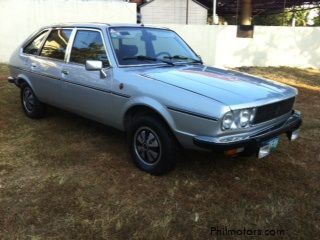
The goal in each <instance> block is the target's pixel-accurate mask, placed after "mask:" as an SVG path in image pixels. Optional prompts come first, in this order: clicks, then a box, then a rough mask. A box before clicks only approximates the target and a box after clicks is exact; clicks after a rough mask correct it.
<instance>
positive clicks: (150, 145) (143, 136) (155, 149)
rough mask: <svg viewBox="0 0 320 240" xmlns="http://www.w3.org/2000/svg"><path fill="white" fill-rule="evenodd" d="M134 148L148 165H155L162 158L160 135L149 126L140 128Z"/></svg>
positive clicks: (136, 133)
mask: <svg viewBox="0 0 320 240" xmlns="http://www.w3.org/2000/svg"><path fill="white" fill-rule="evenodd" d="M134 150H135V152H136V154H137V156H138V158H139V159H140V161H142V162H144V163H145V164H148V165H155V164H156V163H157V162H158V161H159V160H160V158H161V143H160V140H159V137H158V135H157V134H156V133H155V132H154V131H153V130H152V129H150V128H148V127H141V128H139V129H138V130H137V131H136V132H135V135H134Z"/></svg>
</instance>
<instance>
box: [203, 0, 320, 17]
mask: <svg viewBox="0 0 320 240" xmlns="http://www.w3.org/2000/svg"><path fill="white" fill-rule="evenodd" d="M198 1H199V2H200V3H202V4H203V5H205V6H207V7H209V8H210V9H212V7H213V0H198ZM240 3H241V0H217V14H218V15H220V16H226V15H233V16H234V15H236V13H237V9H239V8H240ZM252 5H253V14H254V15H269V14H274V13H280V12H282V11H283V9H284V8H291V7H294V6H303V5H318V6H319V8H320V1H319V0H272V1H268V0H253V1H252Z"/></svg>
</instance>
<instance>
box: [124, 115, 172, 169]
mask: <svg viewBox="0 0 320 240" xmlns="http://www.w3.org/2000/svg"><path fill="white" fill-rule="evenodd" d="M143 131H144V132H143ZM143 135H144V139H143ZM127 136H128V142H129V150H130V154H131V157H132V159H133V162H134V164H135V165H136V166H137V167H138V168H140V169H141V170H143V171H145V172H147V173H150V174H152V175H162V174H165V173H168V172H169V171H171V170H173V169H174V168H175V165H176V155H177V142H176V139H175V138H174V136H173V135H172V133H171V131H170V129H169V128H168V127H167V126H166V124H165V123H164V122H163V121H162V120H161V119H159V118H158V117H156V116H152V115H151V116H150V115H138V116H136V117H134V119H133V121H132V124H131V125H130V126H129V129H128V135H127ZM143 152H144V153H143ZM155 153H157V154H155ZM143 156H144V157H143Z"/></svg>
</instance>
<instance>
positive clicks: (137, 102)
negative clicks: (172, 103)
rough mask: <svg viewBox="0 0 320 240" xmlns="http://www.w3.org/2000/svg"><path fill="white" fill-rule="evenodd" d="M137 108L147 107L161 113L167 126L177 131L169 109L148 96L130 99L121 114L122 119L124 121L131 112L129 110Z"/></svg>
mask: <svg viewBox="0 0 320 240" xmlns="http://www.w3.org/2000/svg"><path fill="white" fill-rule="evenodd" d="M136 106H145V107H148V108H151V109H153V110H154V111H155V112H157V113H159V114H160V115H161V116H162V117H163V118H164V120H165V121H166V122H167V124H168V125H169V127H170V128H171V129H176V125H175V122H174V120H173V118H172V116H171V114H170V112H169V111H168V108H167V107H166V106H164V105H162V104H161V103H159V102H158V101H157V100H155V99H153V98H151V97H147V96H140V97H135V98H133V99H130V100H129V101H128V102H127V103H126V104H125V107H124V108H123V110H122V112H121V116H122V119H124V116H125V115H126V113H127V112H128V111H129V109H131V108H133V107H136Z"/></svg>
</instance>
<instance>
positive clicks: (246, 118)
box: [239, 109, 250, 127]
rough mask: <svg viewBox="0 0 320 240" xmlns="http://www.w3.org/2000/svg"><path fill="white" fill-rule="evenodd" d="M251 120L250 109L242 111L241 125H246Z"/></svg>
mask: <svg viewBox="0 0 320 240" xmlns="http://www.w3.org/2000/svg"><path fill="white" fill-rule="evenodd" d="M249 121H250V110H249V109H244V110H241V111H240V116H239V123H240V126H241V127H245V126H247V125H248V124H249Z"/></svg>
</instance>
